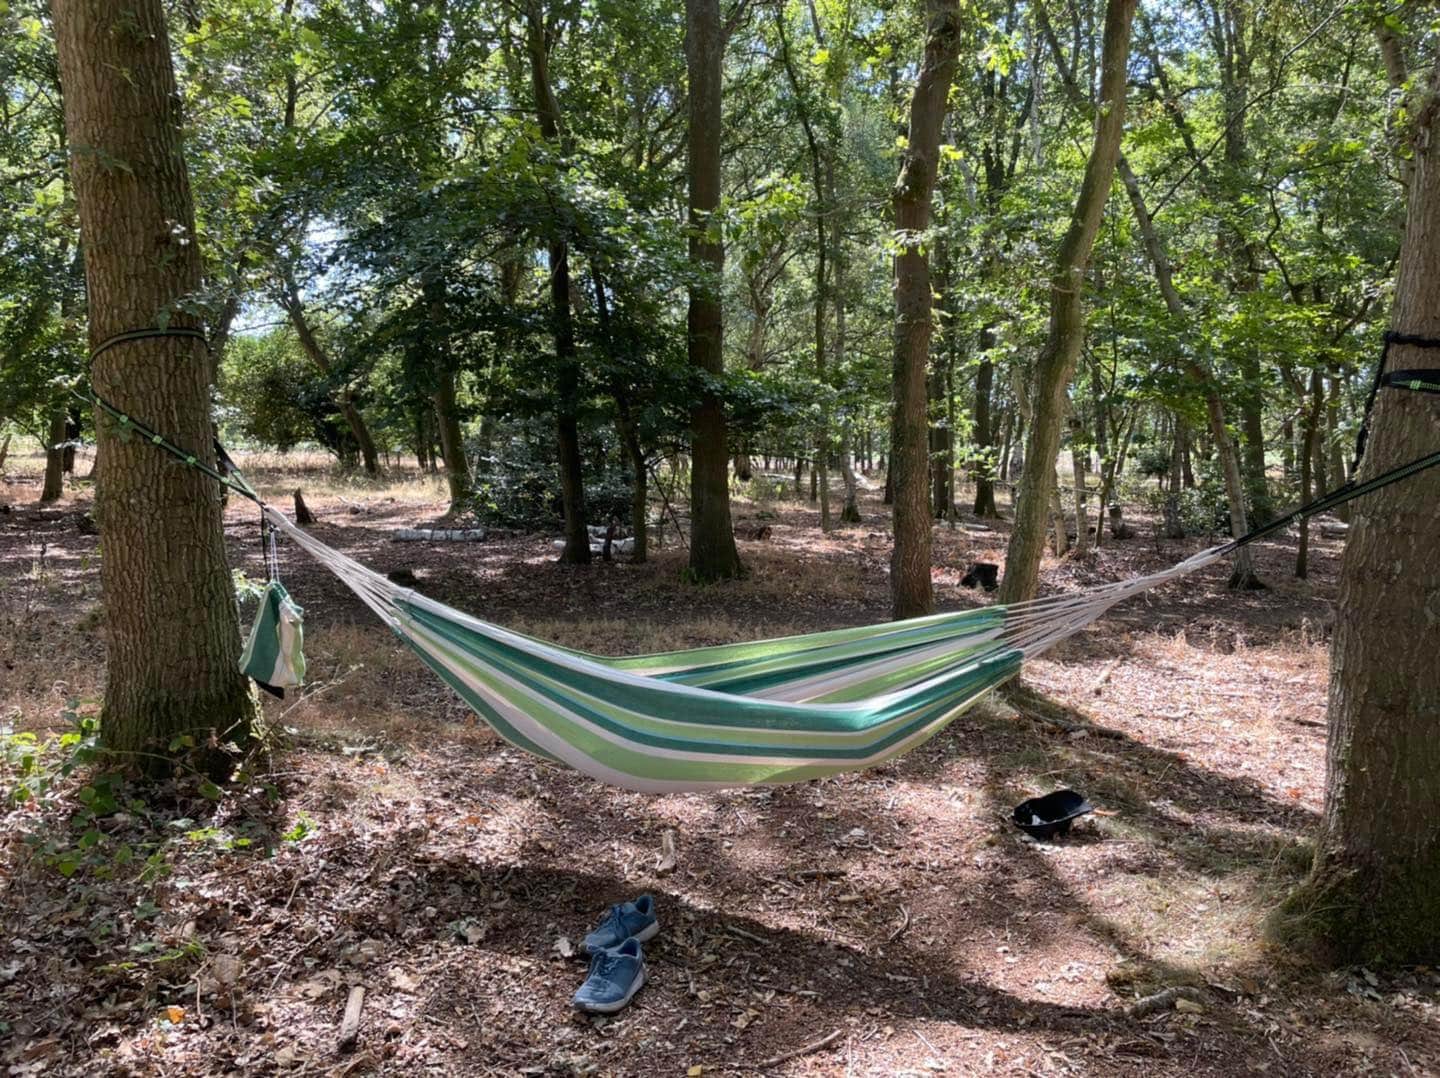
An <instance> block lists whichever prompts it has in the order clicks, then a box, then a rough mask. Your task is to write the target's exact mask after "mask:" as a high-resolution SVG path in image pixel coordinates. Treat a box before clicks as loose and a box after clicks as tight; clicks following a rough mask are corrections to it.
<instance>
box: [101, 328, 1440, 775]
mask: <svg viewBox="0 0 1440 1078" xmlns="http://www.w3.org/2000/svg"><path fill="white" fill-rule="evenodd" d="M172 332H173V331H172ZM157 335H162V334H160V333H142V332H141V331H131V334H130V335H120V336H121V338H123V339H117V340H113V341H107V342H106V343H105V345H104V347H109V346H110V344H111V343H124V340H130V339H141V338H143V337H144V336H157ZM186 335H191V334H189V333H187V334H186ZM1422 341H1424V342H1425V344H1424V345H1423V346H1425V347H1434V346H1440V341H1436V342H1433V343H1431V342H1430V341H1429V339H1428V338H1409V337H1403V336H1401V335H1396V334H1392V335H1387V340H1386V347H1387V352H1388V348H1389V345H1390V344H1391V343H1402V344H1416V343H1420V342H1422ZM1381 366H1382V369H1383V366H1384V363H1383V360H1382V364H1381ZM1404 374H1405V375H1406V376H1407V378H1406V379H1405V380H1401V379H1398V378H1397V379H1394V380H1391V381H1389V382H1385V384H1389V385H1393V386H1394V387H1395V388H1415V389H1421V390H1424V391H1430V390H1431V386H1432V383H1431V382H1430V381H1429V379H1430V377H1431V375H1428V374H1427V375H1424V376H1421V374H1420V373H1419V372H1404ZM1382 381H1383V379H1382V377H1378V376H1377V378H1376V383H1375V388H1376V389H1378V388H1380V386H1381V384H1382ZM1411 383H1418V384H1411ZM89 399H91V400H92V401H93V402H94V403H95V405H96V406H97V407H98V408H100V409H102V410H103V411H105V412H106V413H108V414H109V415H110V416H111V417H112V419H114V420H115V421H116V422H117V423H119V425H120V427H121V428H122V429H129V430H132V431H134V432H135V433H137V434H139V435H141V436H142V437H144V438H145V439H146V440H147V441H150V442H152V443H153V444H155V445H156V446H157V447H159V448H161V449H164V450H165V451H166V452H168V453H170V454H171V455H172V456H174V457H176V458H177V459H179V460H181V461H182V462H183V463H185V464H187V465H188V466H190V467H193V468H197V469H198V470H200V471H202V472H204V473H205V474H207V475H209V476H210V477H211V478H213V479H215V480H216V481H218V482H220V483H222V484H224V485H225V486H226V487H228V488H230V489H232V490H234V491H236V492H237V493H240V494H241V495H243V496H244V497H246V498H249V499H251V500H253V501H254V502H256V503H257V504H258V505H259V506H260V510H261V518H262V531H266V530H273V531H278V532H280V533H282V534H284V535H285V536H287V537H289V538H290V539H291V540H292V541H293V542H294V543H295V544H296V546H298V547H300V548H301V549H302V550H304V551H305V552H306V553H307V554H309V555H310V556H311V557H312V558H314V559H315V560H316V561H317V562H319V563H320V565H322V566H324V567H325V568H326V569H328V570H329V571H330V572H332V573H333V574H334V575H335V576H336V577H338V578H339V579H340V580H341V581H342V582H343V583H344V584H345V585H347V586H348V587H349V588H350V589H351V591H353V592H354V593H355V594H356V596H357V597H358V598H359V599H360V601H361V602H363V603H364V604H365V605H366V606H367V607H369V609H370V610H371V611H372V612H374V614H375V615H376V616H377V617H378V618H380V620H381V621H382V622H384V623H385V624H386V625H388V626H389V627H390V628H391V630H392V631H393V632H394V633H395V634H396V636H397V637H398V638H399V639H400V640H401V641H403V642H404V643H405V644H406V645H407V646H408V647H410V648H411V649H412V650H413V651H414V652H415V653H416V654H417V655H418V656H419V657H420V659H421V660H422V661H423V662H424V663H425V664H426V665H427V666H428V667H429V668H430V669H431V670H432V671H433V672H434V673H435V674H436V675H437V676H438V677H440V678H441V680H443V681H444V682H445V683H446V684H448V685H449V686H450V687H451V688H452V689H454V691H455V692H456V693H457V694H458V695H459V696H460V697H461V698H462V699H463V700H464V701H465V702H466V703H467V704H468V705H469V706H470V707H471V708H472V709H473V710H474V711H475V713H476V714H477V715H479V716H480V717H481V718H482V719H483V720H484V721H485V722H486V723H488V724H489V725H490V726H491V727H492V728H493V729H494V730H495V731H496V733H498V734H499V735H500V736H501V737H502V738H504V739H505V740H506V741H508V742H509V743H510V744H512V745H515V746H516V747H518V748H520V749H523V750H525V751H527V752H532V753H535V754H537V755H539V756H542V757H545V758H547V759H550V760H553V761H556V762H559V763H563V764H567V765H569V766H571V767H574V768H575V769H576V770H579V771H581V772H583V773H585V774H586V775H589V776H590V777H592V778H595V779H598V780H600V781H602V782H605V783H609V784H611V785H614V786H620V787H624V788H626V789H630V790H637V791H641V792H646V793H672V792H684V791H700V790H716V789H726V788H731V787H740V786H754V785H769V784H779V783H788V782H804V781H808V780H811V779H816V778H823V777H826V776H829V775H834V774H838V773H840V772H844V771H852V770H858V769H862V768H866V767H873V766H875V765H878V764H881V763H884V762H885V761H887V760H889V759H892V758H893V757H896V756H898V755H900V754H902V753H904V752H906V751H908V750H910V749H912V748H914V747H916V746H917V745H919V744H921V743H922V742H924V741H926V740H927V739H929V738H930V737H933V736H934V735H935V734H936V733H938V732H939V731H940V730H942V729H943V728H944V727H945V726H946V725H947V724H948V723H950V722H951V721H952V720H953V719H954V718H955V717H956V716H958V715H959V714H960V713H961V712H963V711H964V710H965V709H966V708H967V707H969V706H970V705H971V704H973V703H975V701H977V700H978V699H979V698H980V697H981V696H983V695H984V694H985V693H986V692H989V691H990V690H991V689H994V688H995V687H997V686H998V685H1000V684H1002V683H1003V682H1005V681H1007V680H1009V679H1010V678H1012V677H1014V676H1015V675H1016V674H1017V673H1018V672H1019V671H1020V668H1021V664H1022V663H1023V662H1025V661H1026V660H1028V659H1033V658H1035V657H1036V656H1038V655H1041V654H1043V653H1044V652H1046V651H1047V650H1049V649H1050V648H1052V647H1054V646H1055V645H1056V644H1058V643H1059V642H1061V641H1062V640H1065V639H1067V638H1068V637H1070V636H1073V635H1074V634H1075V633H1077V632H1080V631H1081V630H1082V629H1084V628H1085V627H1086V626H1088V625H1090V624H1091V623H1092V622H1094V621H1095V620H1096V619H1097V618H1099V617H1100V616H1102V615H1103V614H1104V613H1105V612H1106V611H1108V610H1110V609H1111V608H1112V607H1114V606H1116V605H1117V604H1119V603H1122V602H1124V601H1126V600H1127V599H1130V598H1132V597H1134V596H1136V595H1139V594H1141V593H1142V592H1145V591H1148V590H1150V589H1151V588H1155V587H1157V586H1159V585H1161V584H1165V583H1167V582H1169V581H1172V580H1176V579H1178V578H1180V577H1182V576H1185V575H1187V574H1189V573H1192V572H1195V571H1196V570H1199V569H1202V568H1204V567H1205V566H1208V565H1211V564H1213V563H1215V562H1217V561H1219V560H1221V559H1222V558H1225V557H1226V556H1227V555H1229V554H1231V553H1233V552H1234V551H1235V550H1237V549H1239V548H1240V547H1242V546H1245V545H1247V544H1249V543H1252V542H1255V541H1256V540H1258V539H1261V538H1263V537H1265V536H1267V535H1271V534H1273V533H1275V532H1277V531H1279V530H1281V529H1282V528H1285V527H1288V526H1289V525H1290V524H1291V523H1294V522H1295V521H1297V520H1300V519H1303V518H1307V517H1310V516H1313V515H1315V514H1316V513H1320V512H1324V511H1326V510H1328V509H1331V508H1334V507H1335V506H1337V505H1340V504H1343V503H1344V502H1348V501H1350V500H1352V499H1354V498H1358V497H1361V496H1363V495H1365V494H1367V493H1369V492H1371V491H1373V490H1377V489H1379V488H1380V487H1383V486H1387V485H1389V484H1391V483H1396V482H1399V481H1401V480H1403V479H1406V478H1408V477H1410V476H1412V475H1415V474H1417V473H1419V472H1421V471H1424V470H1426V469H1428V468H1432V467H1435V466H1437V465H1440V451H1437V452H1435V453H1431V454H1429V455H1427V456H1423V457H1419V458H1417V459H1415V460H1412V461H1409V462H1407V463H1405V464H1402V465H1400V466H1398V467H1395V468H1392V469H1390V470H1388V471H1386V472H1384V473H1382V474H1380V475H1377V476H1374V477H1373V478H1370V479H1367V480H1365V481H1363V482H1357V481H1353V480H1352V481H1351V482H1349V483H1346V484H1345V485H1344V486H1342V487H1340V488H1338V489H1337V490H1335V491H1332V492H1331V493H1329V494H1326V495H1324V496H1322V497H1320V498H1317V499H1315V500H1314V501H1311V502H1309V503H1308V504H1306V505H1303V506H1301V507H1300V508H1299V509H1296V510H1295V511H1294V512H1292V513H1290V514H1287V515H1286V516H1284V517H1281V518H1280V519H1278V520H1276V521H1272V522H1271V523H1269V524H1266V525H1264V526H1263V527H1260V528H1257V529H1255V530H1254V531H1251V532H1249V533H1248V534H1246V535H1243V536H1241V537H1239V538H1237V539H1232V540H1230V541H1228V542H1225V543H1222V544H1220V545H1218V546H1213V547H1210V548H1209V549H1206V550H1202V551H1200V552H1199V553H1198V554H1195V555H1193V556H1191V557H1189V558H1187V559H1185V560H1184V561H1182V562H1180V563H1178V564H1176V565H1174V566H1171V567H1170V568H1168V569H1164V570H1161V571H1159V572H1155V573H1150V574H1147V575H1144V576H1139V577H1135V578H1132V579H1129V580H1123V581H1117V582H1114V583H1110V584H1104V585H1101V586H1099V587H1095V588H1091V589H1088V590H1085V591H1081V592H1072V593H1067V594H1061V595H1053V596H1047V597H1044V598H1040V599H1035V600H1031V601H1028V602H1020V603H1012V604H1008V605H1004V606H1001V605H994V606H984V607H978V608H975V609H971V610H963V611H958V612H950V613H944V614H934V615H930V616H927V617H921V618H914V619H910V620H908V621H899V622H887V623H882V624H879V625H869V626H860V627H856V628H850V629H838V630H830V631H827V632H820V633H811V634H807V635H802V636H791V637H783V638H780V639H774V640H761V641H755V642H751V643H741V644H725V645H719V646H715V647H707V648H696V649H691V650H687V651H676V652H666V653H659V654H653V655H638V656H632V657H626V658H609V657H605V656H598V655H590V654H585V653H583V652H578V651H573V650H571V649H568V648H563V647H560V646H558V645H555V644H550V643H546V642H545V641H542V640H537V639H534V638H532V637H529V636H525V635H524V634H521V633H517V632H514V631H512V630H509V629H505V628H503V627H501V626H499V625H495V624H492V623H490V622H487V621H483V620H481V619H480V618H476V617H472V616H470V615H468V614H465V613H463V612H461V611H459V610H456V609H454V608H452V607H449V606H446V605H445V604H443V603H440V602H437V601H436V600H434V599H431V598H429V597H427V596H425V595H421V594H419V593H417V592H415V591H413V590H411V589H409V588H403V587H400V586H399V585H397V584H395V583H394V582H393V581H391V580H389V579H387V578H386V577H384V576H382V575H380V574H379V573H377V572H375V571H374V570H371V569H368V568H366V567H365V566H364V565H362V564H360V562H358V561H356V560H355V559H354V558H351V557H349V556H348V555H346V554H343V553H341V552H340V551H338V550H336V549H335V548H333V547H331V546H329V545H327V544H326V543H324V542H322V541H321V540H319V539H318V538H316V537H315V536H314V535H311V534H310V533H308V532H306V531H304V530H303V529H301V528H300V527H298V526H297V525H296V524H295V523H294V522H293V521H291V520H290V518H289V517H287V516H286V515H285V514H284V513H281V512H280V511H278V510H276V509H274V508H272V507H270V506H268V505H266V504H265V502H264V501H263V500H262V499H261V497H260V495H259V494H258V493H257V492H256V491H255V489H254V488H253V487H252V486H251V485H250V484H249V483H248V482H246V481H245V479H244V477H243V476H241V475H240V473H239V471H238V470H237V469H236V468H235V467H234V465H233V463H231V462H230V460H229V458H228V457H226V456H225V454H224V450H223V449H221V448H220V447H219V446H218V444H217V447H216V453H217V455H216V459H217V461H218V462H219V469H218V470H217V469H215V468H212V467H210V466H209V465H207V464H205V463H204V462H202V461H199V460H197V458H196V457H195V456H194V455H193V454H189V453H186V452H185V451H184V450H183V449H180V448H179V447H177V446H175V445H173V444H172V443H170V442H169V441H167V440H166V439H164V438H163V437H162V436H160V435H158V434H156V433H155V432H154V431H153V430H151V429H150V428H149V427H147V426H145V425H144V424H142V423H139V422H137V421H135V420H134V419H132V418H130V417H129V416H127V415H125V413H123V412H121V411H120V410H119V409H117V408H115V407H113V406H112V405H110V404H108V403H107V402H105V401H104V400H102V399H100V398H99V397H98V396H96V395H94V394H93V393H92V394H91V396H90V398H89ZM1372 402H1373V394H1372ZM1367 420H1368V409H1367ZM1364 434H1365V427H1364V425H1363V424H1362V428H1361V435H1360V437H1359V439H1358V440H1357V441H1358V445H1357V458H1356V459H1357V463H1358V460H1359V456H1360V454H1361V453H1363V450H1364ZM273 531H271V532H270V534H273ZM263 542H264V537H263V536H262V543H263ZM268 567H269V562H268V559H267V568H268ZM272 580H273V576H272ZM276 583H277V584H278V582H276ZM285 598H286V599H287V600H288V596H286V597H285ZM277 602H278V593H277ZM277 609H278V607H277ZM295 616H296V617H297V618H298V613H297V614H296V615H295ZM297 626H298V622H297ZM297 632H298V628H297ZM295 646H296V648H297V650H298V645H295ZM266 663H268V664H269V665H266ZM261 665H266V669H267V670H270V669H272V668H273V669H275V670H276V671H277V672H283V671H281V669H280V668H281V667H283V666H284V663H283V662H280V663H279V665H278V666H277V665H276V660H274V659H272V658H271V656H270V654H269V653H266V656H265V661H264V662H262V664H261ZM302 673H303V670H302Z"/></svg>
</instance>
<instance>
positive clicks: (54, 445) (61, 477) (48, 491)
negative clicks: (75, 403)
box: [40, 405, 70, 505]
mask: <svg viewBox="0 0 1440 1078" xmlns="http://www.w3.org/2000/svg"><path fill="white" fill-rule="evenodd" d="M69 418H70V417H69V415H68V414H67V413H66V411H65V408H64V406H63V405H61V406H58V407H56V408H55V410H54V411H52V412H51V413H50V428H49V430H48V431H47V432H46V435H45V482H44V483H43V484H42V485H41V487H40V502H41V504H42V505H43V504H44V503H46V502H53V501H57V500H59V498H60V496H61V495H62V494H64V493H65V438H66V427H67V425H68V420H69Z"/></svg>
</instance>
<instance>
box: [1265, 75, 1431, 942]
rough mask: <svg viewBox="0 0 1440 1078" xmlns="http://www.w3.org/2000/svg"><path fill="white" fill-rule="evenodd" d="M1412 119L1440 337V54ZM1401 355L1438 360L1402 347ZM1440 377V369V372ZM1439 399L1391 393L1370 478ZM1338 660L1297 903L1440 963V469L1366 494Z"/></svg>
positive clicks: (1405, 307)
mask: <svg viewBox="0 0 1440 1078" xmlns="http://www.w3.org/2000/svg"><path fill="white" fill-rule="evenodd" d="M1412 105H1413V106H1414V107H1413V108H1412V109H1411V110H1409V111H1410V115H1411V116H1413V117H1414V120H1413V124H1414V127H1413V129H1412V131H1413V137H1412V145H1413V147H1414V157H1413V167H1412V172H1411V176H1412V180H1411V185H1410V192H1409V209H1408V217H1407V221H1406V226H1405V237H1404V241H1403V244H1402V247H1401V253H1400V265H1399V270H1398V273H1397V279H1396V285H1395V303H1394V309H1393V313H1392V315H1391V327H1392V329H1394V330H1396V331H1398V332H1401V333H1406V334H1418V335H1423V336H1426V337H1432V338H1440V138H1437V137H1436V133H1437V132H1436V127H1437V125H1440V121H1437V115H1436V114H1437V110H1440V65H1437V66H1436V68H1435V69H1434V70H1433V71H1432V72H1431V73H1430V75H1429V77H1428V84H1427V85H1426V87H1425V88H1424V89H1423V90H1422V91H1421V93H1420V95H1419V100H1418V101H1414V102H1412ZM1389 367H1390V368H1391V369H1397V368H1410V369H1416V368H1428V369H1434V370H1440V350H1436V349H1433V348H1429V349H1426V348H1415V347H1409V346H1402V345H1395V346H1394V347H1392V348H1391V350H1390V357H1389ZM1437 377H1440V375H1437ZM1435 401H1436V398H1435V397H1434V396H1432V395H1429V394H1425V393H1417V392H1411V391H1405V390H1398V389H1390V390H1382V391H1381V393H1380V396H1379V398H1378V400H1377V401H1376V405H1375V410H1374V413H1373V415H1372V417H1371V435H1370V439H1369V446H1368V449H1367V452H1366V455H1365V459H1364V461H1363V462H1362V464H1361V467H1360V473H1359V475H1358V476H1357V478H1358V479H1360V480H1362V481H1363V480H1364V479H1367V478H1369V477H1372V476H1374V475H1376V474H1377V473H1379V472H1382V471H1384V470H1386V469H1388V468H1393V467H1395V466H1397V465H1399V464H1401V463H1403V462H1405V461H1407V460H1411V459H1413V458H1414V457H1417V456H1420V455H1421V454H1423V453H1426V452H1431V451H1433V450H1434V448H1435V418H1436V403H1435ZM1354 507H1355V508H1354V512H1353V514H1352V516H1353V522H1352V524H1351V527H1350V531H1349V534H1348V537H1347V540H1346V544H1345V554H1344V560H1343V562H1342V566H1341V572H1340V595H1339V602H1338V614H1339V616H1338V617H1337V618H1336V620H1335V636H1334V639H1333V641H1332V644H1331V652H1330V656H1331V661H1330V738H1329V745H1328V749H1327V753H1326V789H1325V812H1324V816H1323V819H1322V823H1321V828H1320V837H1319V841H1318V843H1317V846H1316V855H1315V864H1314V868H1313V870H1312V874H1311V877H1310V879H1309V881H1308V882H1307V883H1306V884H1305V886H1304V887H1302V888H1301V889H1300V891H1299V892H1297V893H1296V894H1295V895H1293V896H1292V897H1291V899H1290V900H1289V902H1288V903H1287V912H1288V914H1289V915H1290V917H1291V918H1294V920H1290V921H1288V922H1287V921H1281V922H1280V924H1287V923H1288V925H1289V927H1291V928H1299V929H1300V930H1301V933H1300V935H1301V937H1302V938H1304V939H1308V940H1310V941H1313V942H1315V943H1318V944H1319V945H1320V947H1321V949H1322V951H1323V952H1324V953H1326V954H1327V955H1328V957H1330V958H1332V959H1333V960H1335V961H1337V962H1344V963H1350V962H1377V963H1382V962H1383V963H1413V962H1423V963H1432V964H1433V963H1434V962H1435V961H1436V960H1437V959H1440V737H1437V736H1436V722H1437V718H1440V663H1437V662H1436V661H1435V642H1436V639H1437V636H1440V576H1437V574H1436V572H1435V566H1436V565H1437V564H1440V470H1434V469H1432V470H1430V471H1428V472H1424V473H1421V474H1420V475H1417V476H1415V477H1414V478H1411V479H1407V480H1405V481H1403V482H1400V483H1396V484H1394V485H1391V486H1387V487H1384V488H1382V489H1381V490H1379V491H1376V492H1375V493H1374V494H1371V495H1369V496H1368V497H1366V498H1364V499H1362V500H1360V501H1357V502H1355V503H1354Z"/></svg>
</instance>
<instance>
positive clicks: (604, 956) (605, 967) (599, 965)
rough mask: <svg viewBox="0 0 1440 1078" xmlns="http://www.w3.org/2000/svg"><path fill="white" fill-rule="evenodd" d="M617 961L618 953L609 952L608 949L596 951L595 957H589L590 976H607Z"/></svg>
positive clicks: (618, 958) (618, 959) (618, 961)
mask: <svg viewBox="0 0 1440 1078" xmlns="http://www.w3.org/2000/svg"><path fill="white" fill-rule="evenodd" d="M619 963H620V956H619V955H616V954H611V953H610V952H609V951H596V952H595V957H594V958H592V959H590V976H591V977H604V976H607V975H608V974H609V973H610V972H611V971H612V970H614V969H615V967H616V966H617V965H619Z"/></svg>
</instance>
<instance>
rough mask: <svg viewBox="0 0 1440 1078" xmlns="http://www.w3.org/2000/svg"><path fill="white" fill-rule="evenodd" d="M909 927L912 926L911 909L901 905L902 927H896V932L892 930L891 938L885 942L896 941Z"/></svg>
mask: <svg viewBox="0 0 1440 1078" xmlns="http://www.w3.org/2000/svg"><path fill="white" fill-rule="evenodd" d="M909 927H910V910H909V908H908V907H906V906H901V907H900V927H899V928H897V929H895V931H894V932H891V933H890V936H889V938H888V939H887V940H886V941H885V942H886V943H894V942H895V941H896V940H898V939H899V938H900V937H901V936H903V935H904V934H905V930H906V929H907V928H909Z"/></svg>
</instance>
